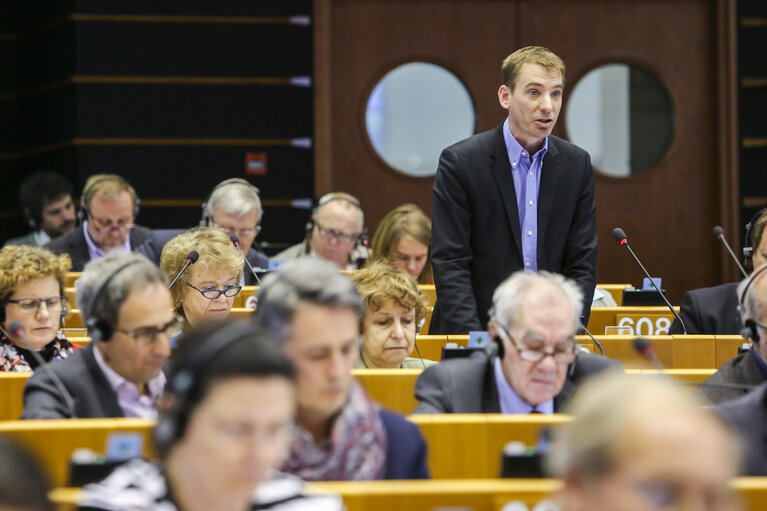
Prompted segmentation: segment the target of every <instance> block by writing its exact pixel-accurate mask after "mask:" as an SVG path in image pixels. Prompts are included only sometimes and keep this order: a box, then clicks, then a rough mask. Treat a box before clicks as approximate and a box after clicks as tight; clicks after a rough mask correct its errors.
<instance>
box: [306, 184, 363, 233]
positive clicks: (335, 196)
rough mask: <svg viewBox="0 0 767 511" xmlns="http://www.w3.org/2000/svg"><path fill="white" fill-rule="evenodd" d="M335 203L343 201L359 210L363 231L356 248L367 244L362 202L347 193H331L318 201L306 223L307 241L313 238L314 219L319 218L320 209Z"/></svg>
mask: <svg viewBox="0 0 767 511" xmlns="http://www.w3.org/2000/svg"><path fill="white" fill-rule="evenodd" d="M333 201H343V202H346V203H347V204H351V205H352V206H354V207H355V208H357V210H358V211H359V212H360V214H361V215H362V230H361V231H360V234H359V236H357V241H356V242H355V244H354V246H355V247H357V246H359V245H361V244H364V243H366V241H364V240H366V239H367V236H366V233H367V228H366V227H365V212H364V211H363V210H362V205H360V201H358V200H357V198H356V197H354V196H353V195H350V194H348V193H346V192H330V193H326V194H325V195H323V196H322V197H320V199H319V200H318V201H317V204H316V205H315V206H314V208H313V209H312V216H311V217H309V221H308V222H306V227H305V230H306V239H307V240H308V239H309V238H311V236H312V231H313V230H314V217H315V216H317V214H318V213H319V211H320V209H322V206H324V205H325V204H328V203H329V202H333Z"/></svg>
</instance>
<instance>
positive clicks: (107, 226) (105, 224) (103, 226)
mask: <svg viewBox="0 0 767 511" xmlns="http://www.w3.org/2000/svg"><path fill="white" fill-rule="evenodd" d="M89 220H90V225H92V226H93V228H94V229H95V230H96V232H98V233H105V232H110V231H117V232H129V231H130V230H131V229H133V227H134V225H135V224H132V223H130V224H124V223H122V222H123V220H118V221H117V223H116V224H115V225H112V224H111V221H109V220H99V219H98V218H94V217H90V219H89Z"/></svg>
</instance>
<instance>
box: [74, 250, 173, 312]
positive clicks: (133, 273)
mask: <svg viewBox="0 0 767 511" xmlns="http://www.w3.org/2000/svg"><path fill="white" fill-rule="evenodd" d="M120 268H122V269H120ZM107 279H109V282H107ZM105 284H106V285H105ZM152 284H161V285H163V286H167V285H168V282H167V280H166V279H165V275H164V274H163V272H162V270H161V269H160V268H159V267H158V266H156V265H155V264H154V263H153V262H152V261H150V260H149V259H147V258H146V257H145V256H143V255H141V254H134V253H124V252H117V253H112V254H108V255H106V256H104V257H100V258H98V259H93V260H91V261H89V262H88V264H86V265H85V269H84V271H83V274H82V275H81V276H80V278H79V279H77V281H76V282H75V297H76V300H77V305H78V307H80V312H81V314H82V318H83V322H84V323H87V321H88V320H89V319H91V318H95V319H97V320H101V321H103V322H105V323H108V324H110V325H117V320H118V316H119V312H120V307H122V304H123V302H125V300H126V299H127V298H128V295H129V294H130V293H131V291H133V290H134V289H137V288H141V287H145V286H149V285H152Z"/></svg>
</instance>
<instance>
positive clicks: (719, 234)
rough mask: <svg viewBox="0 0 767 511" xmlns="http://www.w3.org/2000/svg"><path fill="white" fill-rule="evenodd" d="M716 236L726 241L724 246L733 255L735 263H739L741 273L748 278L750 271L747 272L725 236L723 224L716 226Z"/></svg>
mask: <svg viewBox="0 0 767 511" xmlns="http://www.w3.org/2000/svg"><path fill="white" fill-rule="evenodd" d="M714 236H716V237H717V239H719V240H721V241H722V243H724V248H726V249H727V252H729V253H730V256H731V257H732V260H733V261H735V264H737V265H738V269H740V273H742V274H743V276H744V277H745V278H748V273H746V270H745V269H744V268H743V265H742V264H740V261H739V260H738V257H737V256H736V255H735V253H734V252H733V251H732V248H730V244H729V243H727V239H726V238H725V237H724V229H722V226H721V225H717V226H714Z"/></svg>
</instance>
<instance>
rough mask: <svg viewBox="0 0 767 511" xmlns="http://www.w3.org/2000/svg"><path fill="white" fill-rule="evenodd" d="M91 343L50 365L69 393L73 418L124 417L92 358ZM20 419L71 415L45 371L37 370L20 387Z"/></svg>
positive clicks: (67, 416)
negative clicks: (72, 402) (22, 395)
mask: <svg viewBox="0 0 767 511" xmlns="http://www.w3.org/2000/svg"><path fill="white" fill-rule="evenodd" d="M94 344H95V343H89V344H88V346H86V347H85V348H83V349H81V350H77V351H75V352H74V353H73V354H72V355H71V356H70V357H69V358H67V359H64V360H59V361H58V362H54V363H52V364H50V366H49V367H50V369H51V371H53V372H54V373H55V374H56V376H58V377H59V379H60V380H61V382H62V383H63V384H64V387H65V388H66V389H67V390H68V391H69V393H70V394H71V396H72V400H73V401H74V404H75V412H76V414H77V418H80V419H90V418H108V417H124V414H123V411H122V408H120V405H119V404H118V402H117V395H116V394H115V393H114V391H113V390H112V386H111V385H110V384H109V381H108V380H107V379H106V376H104V373H102V372H101V369H100V368H99V366H98V364H97V363H96V359H95V358H94V356H93V350H94V349H95V346H94ZM21 418H22V419H70V418H72V413H71V411H70V409H69V408H68V407H67V404H66V401H65V400H64V397H63V396H62V395H61V393H60V392H59V390H58V388H57V387H56V385H55V383H54V382H53V380H52V379H51V377H50V376H49V375H48V372H47V371H43V370H42V369H38V370H37V371H35V374H33V375H32V377H30V378H29V380H28V381H27V384H26V385H25V386H24V411H23V412H22V414H21Z"/></svg>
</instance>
